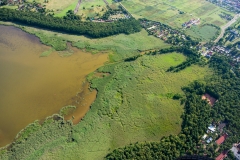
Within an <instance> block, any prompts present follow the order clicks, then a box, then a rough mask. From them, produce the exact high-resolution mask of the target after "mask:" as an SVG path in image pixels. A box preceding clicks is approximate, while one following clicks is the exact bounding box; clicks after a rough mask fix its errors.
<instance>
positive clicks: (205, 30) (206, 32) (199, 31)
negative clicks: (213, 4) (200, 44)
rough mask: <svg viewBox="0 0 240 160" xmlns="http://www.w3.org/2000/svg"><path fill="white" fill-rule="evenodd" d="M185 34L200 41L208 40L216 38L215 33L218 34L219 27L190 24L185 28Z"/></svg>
mask: <svg viewBox="0 0 240 160" xmlns="http://www.w3.org/2000/svg"><path fill="white" fill-rule="evenodd" d="M186 34H188V35H189V36H191V37H193V38H196V39H200V40H201V41H210V40H214V39H215V38H216V35H218V34H219V29H218V28H216V27H214V26H210V25H203V26H202V25H200V26H192V27H191V28H190V29H187V30H186Z"/></svg>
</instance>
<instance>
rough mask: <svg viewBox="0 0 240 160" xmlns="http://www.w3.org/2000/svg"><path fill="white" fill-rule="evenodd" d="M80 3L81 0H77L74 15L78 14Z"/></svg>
mask: <svg viewBox="0 0 240 160" xmlns="http://www.w3.org/2000/svg"><path fill="white" fill-rule="evenodd" d="M81 3H82V0H79V1H78V4H77V6H76V8H75V9H74V14H76V13H77V12H78V9H79V7H80V4H81Z"/></svg>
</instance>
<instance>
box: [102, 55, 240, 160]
mask: <svg viewBox="0 0 240 160" xmlns="http://www.w3.org/2000/svg"><path fill="white" fill-rule="evenodd" d="M230 64H231V59H230V58H227V57H225V56H222V55H214V56H213V57H212V58H211V60H210V64H209V67H210V68H212V69H213V70H214V72H215V73H214V75H213V76H211V78H207V79H206V80H205V82H199V81H195V82H194V83H192V84H190V85H189V86H187V87H183V88H182V90H183V91H184V92H185V98H182V99H181V101H182V103H184V102H185V107H184V109H185V112H184V114H183V115H182V118H183V122H182V131H181V133H180V134H179V135H171V136H169V137H163V138H162V139H161V140H160V141H159V142H144V143H136V144H130V145H129V146H125V147H124V148H118V149H116V150H114V151H113V152H112V153H109V154H108V155H107V156H106V159H109V160H115V159H176V158H178V157H179V156H183V155H186V154H187V155H196V154H198V155H206V156H208V157H216V156H217V155H218V154H220V153H221V152H222V151H226V150H229V149H231V147H232V144H233V143H236V142H238V141H239V136H238V132H239V130H240V121H239V115H240V112H239V110H240V106H239V105H240V79H239V73H234V72H232V70H231V68H232V66H231V65H230ZM238 72H239V70H238ZM206 92H207V93H209V94H211V95H212V96H214V97H215V98H217V99H218V102H217V103H216V104H215V105H214V106H213V107H210V105H209V104H208V103H207V102H206V101H203V100H202V99H201V95H202V94H204V93H206ZM219 122H225V123H227V127H226V129H225V130H224V132H226V133H228V135H229V138H228V139H227V140H226V141H225V143H223V144H221V145H220V149H219V150H218V151H217V152H215V151H216V148H217V147H218V146H217V145H216V144H215V142H213V145H207V146H205V147H204V145H203V143H201V141H200V139H201V137H202V136H203V134H204V133H206V130H207V127H208V125H209V124H211V123H213V124H218V123H219Z"/></svg>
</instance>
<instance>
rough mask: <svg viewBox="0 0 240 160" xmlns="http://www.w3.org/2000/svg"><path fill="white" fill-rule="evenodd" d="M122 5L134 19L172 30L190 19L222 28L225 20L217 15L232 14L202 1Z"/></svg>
mask: <svg viewBox="0 0 240 160" xmlns="http://www.w3.org/2000/svg"><path fill="white" fill-rule="evenodd" d="M122 4H123V5H124V6H125V7H126V8H127V10H128V11H129V12H130V13H132V15H133V16H134V17H136V18H147V19H150V20H154V21H158V22H162V23H165V24H167V25H169V26H171V27H173V28H182V24H183V23H184V22H187V21H189V20H191V19H193V18H194V19H197V18H200V21H201V22H200V23H201V24H213V25H217V26H223V25H224V24H225V23H227V20H225V19H222V18H221V17H220V16H219V15H220V14H221V13H222V12H225V13H228V14H230V15H233V13H231V12H229V11H227V10H225V9H223V8H220V7H218V6H216V5H214V4H212V3H210V2H207V1H203V0H173V1H169V0H161V1H156V0H134V1H132V0H124V1H122Z"/></svg>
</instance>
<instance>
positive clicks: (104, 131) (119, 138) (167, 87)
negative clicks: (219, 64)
mask: <svg viewBox="0 0 240 160" xmlns="http://www.w3.org/2000/svg"><path fill="white" fill-rule="evenodd" d="M185 60H186V57H185V56H183V55H182V54H180V53H169V54H164V55H156V56H148V55H143V56H141V57H139V58H138V59H137V60H135V61H131V62H119V63H114V64H108V65H105V66H103V67H101V68H99V69H98V72H104V73H110V74H108V75H106V76H103V77H99V76H95V74H94V73H93V74H90V75H89V76H88V80H89V81H90V82H91V88H94V89H97V90H98V95H97V98H96V100H95V102H94V103H93V104H92V105H91V109H90V110H89V111H88V113H87V114H86V116H85V117H84V118H83V119H82V121H81V122H80V123H79V124H77V125H75V126H73V127H72V129H70V128H69V125H67V124H66V123H62V122H61V121H60V122H59V121H56V122H55V121H53V122H51V121H50V122H49V123H50V124H49V123H47V124H46V125H43V127H42V129H41V130H39V129H36V130H34V129H32V130H33V131H32V133H31V132H30V133H31V134H29V133H28V135H29V137H28V138H27V139H24V140H22V141H21V143H19V144H17V145H16V146H17V147H15V149H14V152H11V151H8V152H7V153H6V152H5V151H4V150H3V151H1V154H0V159H3V160H4V159H8V158H14V157H18V158H24V159H53V160H54V159H58V160H59V159H82V160H85V159H103V158H104V157H105V156H106V154H107V153H109V152H111V151H112V150H113V149H115V148H118V147H124V146H125V145H128V144H130V143H135V142H144V141H158V140H159V139H161V137H163V136H168V135H170V134H178V133H179V132H180V130H181V122H182V119H181V115H182V113H183V105H181V103H180V101H179V100H173V99H172V97H173V95H174V94H176V93H178V94H182V95H183V92H182V90H181V87H183V86H186V85H188V84H189V83H190V82H192V81H194V80H197V79H198V80H199V79H203V78H204V77H205V76H207V75H208V74H211V71H210V70H209V69H208V68H207V67H200V66H197V65H193V66H190V67H188V68H186V69H184V70H182V71H180V72H178V73H171V72H166V70H167V69H168V68H169V67H170V66H176V65H178V64H180V63H182V62H183V61H185ZM44 124H45V123H44ZM61 124H62V125H61ZM37 127H38V128H39V126H37ZM48 127H51V128H53V129H54V130H53V129H51V128H49V129H47V128H48ZM65 128H66V129H65ZM56 133H57V134H56ZM54 134H56V135H54ZM42 142H44V145H42ZM30 144H31V145H30ZM27 145H28V146H27Z"/></svg>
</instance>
